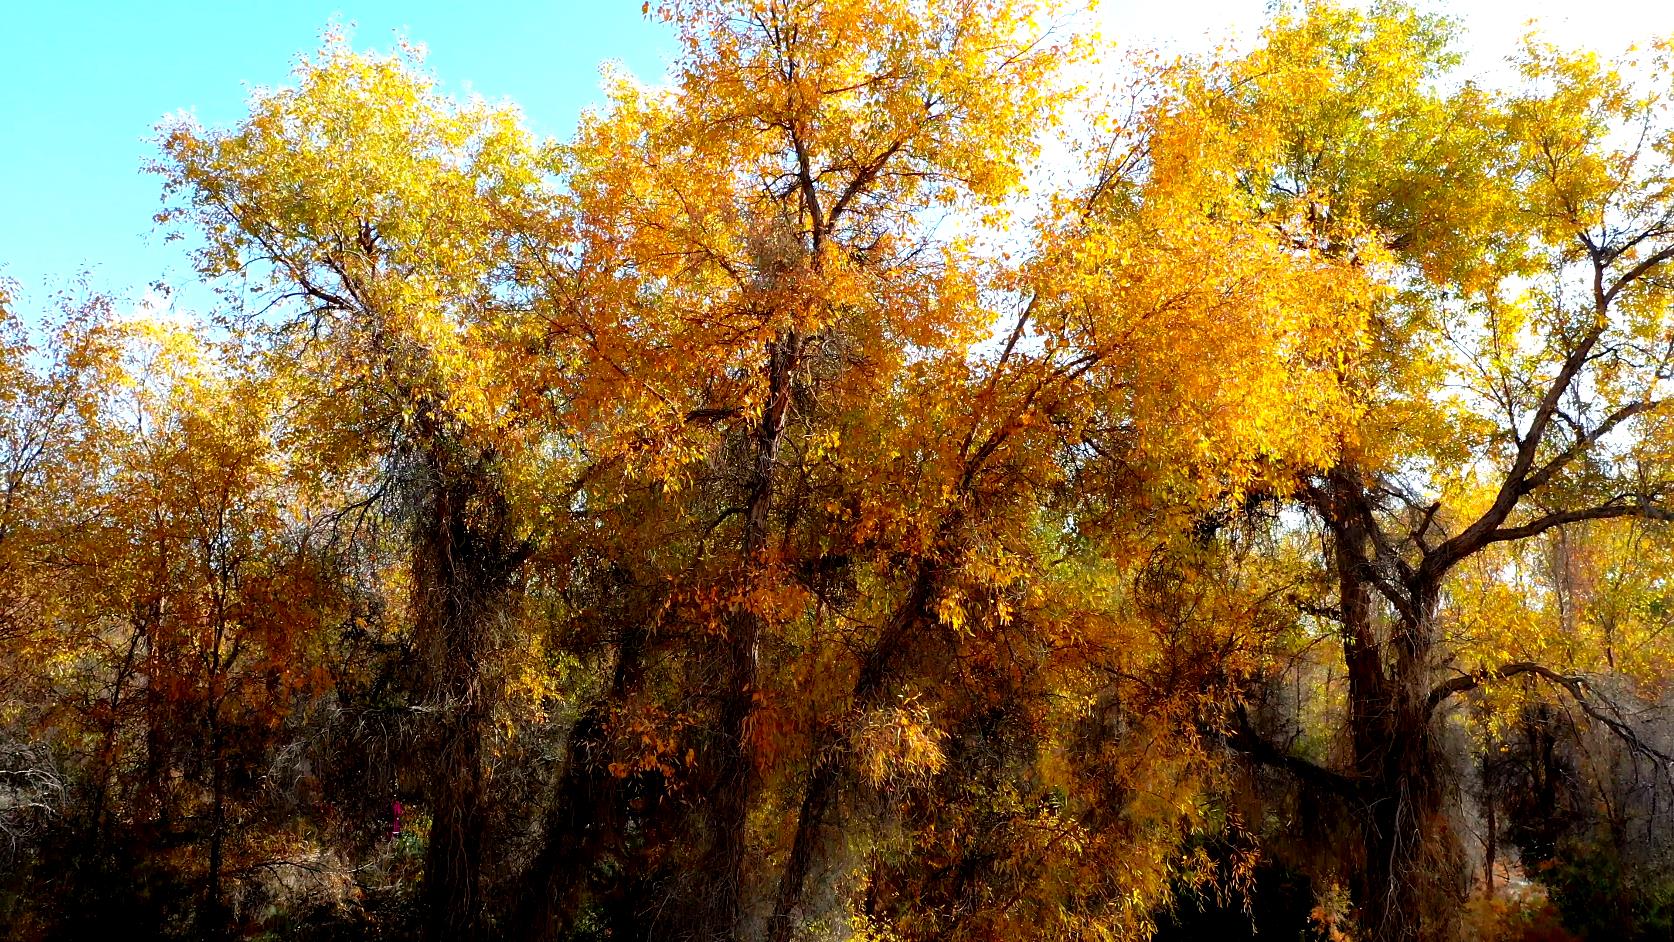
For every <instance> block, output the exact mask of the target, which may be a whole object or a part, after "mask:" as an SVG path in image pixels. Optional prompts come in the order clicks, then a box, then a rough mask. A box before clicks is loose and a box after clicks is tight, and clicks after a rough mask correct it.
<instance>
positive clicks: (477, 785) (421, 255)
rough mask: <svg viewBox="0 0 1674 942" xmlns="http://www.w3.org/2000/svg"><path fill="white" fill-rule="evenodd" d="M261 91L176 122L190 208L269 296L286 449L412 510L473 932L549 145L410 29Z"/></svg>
mask: <svg viewBox="0 0 1674 942" xmlns="http://www.w3.org/2000/svg"><path fill="white" fill-rule="evenodd" d="M250 110H251V113H250V115H249V117H248V118H246V119H245V120H243V121H242V122H240V123H239V124H237V125H236V126H234V127H232V128H229V129H225V130H205V129H202V128H199V127H197V126H196V125H194V124H192V123H191V122H190V121H187V120H181V121H177V122H174V123H171V124H169V125H167V126H165V128H164V130H163V139H162V145H163V151H164V159H163V161H162V162H161V164H160V165H159V167H158V169H159V171H160V172H161V173H162V174H163V175H164V177H165V180H166V181H167V188H168V192H169V193H170V194H171V196H172V197H174V198H175V201H174V203H173V206H174V208H173V209H171V210H170V211H169V213H168V215H169V216H170V217H171V218H180V219H184V220H189V221H191V222H192V223H194V224H196V225H197V226H198V227H199V228H200V230H201V231H202V233H203V235H204V238H205V245H204V248H203V249H202V250H201V251H200V252H199V253H198V256H197V258H198V264H199V267H200V269H201V271H202V272H203V274H204V276H205V277H207V278H211V279H220V280H221V282H220V283H221V284H223V285H225V286H227V289H228V292H229V297H232V298H237V297H240V296H241V293H243V292H248V295H247V296H248V297H250V298H252V299H260V300H253V301H252V302H251V306H254V307H256V308H258V309H257V310H255V311H249V308H240V307H235V312H236V311H238V310H244V311H248V313H247V314H241V315H239V316H240V317H242V318H243V319H242V320H241V321H240V324H241V325H242V326H244V327H246V328H253V329H256V330H259V331H261V334H262V336H263V337H265V338H266V342H267V352H266V354H265V356H266V359H267V362H268V364H269V365H270V367H271V368H272V369H273V370H274V371H275V372H276V374H277V375H278V376H279V377H281V378H280V379H278V380H276V381H277V382H282V383H285V384H286V385H288V386H289V388H290V389H292V390H293V394H294V395H295V397H296V400H297V401H298V403H299V408H298V411H297V417H296V418H295V420H294V422H293V424H292V427H291V428H290V429H288V430H287V431H288V434H289V435H290V436H291V440H290V442H288V443H287V447H288V448H292V449H297V450H299V451H301V452H302V453H303V454H305V455H307V456H309V459H310V460H311V461H312V462H313V464H314V465H315V466H316V467H318V468H320V469H321V470H322V471H323V472H324V473H325V474H327V475H328V476H329V477H330V478H331V479H334V480H335V481H338V482H342V483H343V484H346V485H347V486H349V487H350V488H358V489H359V491H360V494H359V496H358V497H356V498H353V499H355V500H377V499H379V498H380V497H388V498H389V499H390V500H392V501H394V502H395V504H394V505H395V506H397V507H398V508H400V510H401V511H402V512H401V514H400V517H401V518H403V519H404V521H405V524H404V525H405V526H407V527H408V528H410V529H409V533H410V540H411V542H410V546H411V552H412V569H411V575H412V581H411V585H412V599H411V606H412V612H413V616H412V617H413V641H414V644H415V646H416V648H417V650H418V657H419V663H418V665H417V666H418V673H417V677H418V683H417V689H416V690H415V692H414V693H415V697H416V700H415V705H416V706H419V707H421V708H422V709H423V710H424V711H425V713H427V714H428V715H430V716H431V717H433V723H432V729H431V735H432V742H433V749H434V751H433V752H432V753H430V759H429V761H430V773H429V775H428V783H427V788H426V798H427V800H428V805H429V809H428V810H429V812H430V814H431V818H432V825H431V831H430V843H429V849H428V854H429V856H428V859H427V864H426V875H425V878H424V884H423V885H424V894H425V897H426V900H427V903H426V905H427V908H428V913H429V915H428V916H427V923H426V925H427V927H428V928H427V930H426V935H427V937H428V938H433V939H453V938H463V937H468V936H470V935H471V934H472V933H475V932H476V931H478V929H479V928H480V918H481V911H480V910H481V889H480V886H479V882H480V878H481V868H482V854H483V851H482V841H483V830H484V814H485V811H484V802H485V794H486V788H487V781H486V774H487V773H486V768H485V762H486V758H487V757H486V755H485V752H484V749H485V746H484V741H485V734H486V728H487V723H488V717H489V715H490V712H491V710H492V709H493V706H494V685H495V680H494V677H493V676H492V674H491V673H490V672H489V671H487V670H486V669H485V665H486V664H488V663H489V661H490V660H491V658H492V656H493V653H494V651H495V643H496V638H497V637H499V635H498V633H497V630H496V626H497V625H499V624H500V622H501V620H502V618H503V616H504V615H505V614H506V613H507V612H508V610H509V609H510V607H511V606H512V605H513V599H514V598H515V593H516V585H517V582H518V578H519V574H520V571H521V569H522V565H523V563H524V561H525V560H526V559H527V557H528V555H529V552H530V544H529V542H528V535H527V534H528V524H527V523H526V522H525V521H524V520H523V519H522V518H521V517H520V516H519V511H518V509H517V508H516V507H514V506H513V505H512V503H511V501H510V500H509V499H508V493H507V487H506V484H505V478H506V475H507V473H508V471H507V468H508V465H509V463H511V462H515V461H516V460H517V457H518V452H519V445H518V442H519V440H520V436H519V431H518V417H519V416H520V415H522V414H523V410H521V409H520V407H521V406H523V405H525V404H526V403H528V402H529V401H530V399H531V397H533V398H535V399H538V393H528V394H525V393H520V392H516V391H514V390H510V389H508V388H507V387H506V386H505V385H504V383H505V381H506V380H505V377H506V375H507V374H506V372H505V371H504V370H502V369H500V368H499V367H500V366H501V365H502V363H503V361H504V360H505V359H506V357H507V356H508V355H509V353H508V351H513V350H515V349H516V347H515V346H514V345H511V344H508V343H507V342H506V340H505V338H506V337H507V336H509V335H510V334H512V333H513V330H512V328H511V326H510V324H511V323H512V322H513V321H515V315H516V312H517V311H518V310H520V309H521V307H522V305H521V303H520V301H519V298H520V297H521V293H520V292H519V291H518V289H517V283H516V279H515V278H514V277H512V272H513V269H514V266H515V264H516V259H517V258H518V256H519V252H518V248H517V240H516V235H515V229H513V228H512V227H510V226H508V225H506V224H505V223H504V220H505V219H506V218H508V217H515V216H516V215H517V214H519V213H520V212H523V211H524V207H526V206H527V204H528V202H529V200H530V199H531V198H532V194H533V193H535V192H537V191H538V190H539V180H540V174H541V171H540V169H539V163H538V160H537V157H538V154H537V149H536V146H535V143H534V142H533V140H532V139H531V138H530V137H529V136H528V134H527V133H526V132H524V131H523V130H522V129H521V127H520V126H519V124H518V119H517V116H516V114H515V112H514V111H512V110H511V109H509V108H507V107H503V106H499V105H491V104H488V103H484V102H473V103H470V104H465V105H459V104H455V103H454V102H452V101H450V100H448V99H446V98H445V97H443V96H441V95H439V94H438V93H437V92H436V91H434V89H433V88H432V82H431V80H430V79H429V78H427V77H426V76H424V75H423V74H422V73H421V72H420V71H418V70H417V69H416V67H415V61H414V56H413V53H412V51H411V50H406V51H405V52H403V53H402V54H401V55H396V56H387V57H386V56H370V55H369V56H361V55H356V54H354V53H352V52H350V51H349V50H348V49H347V48H346V47H345V46H344V45H343V44H342V43H341V42H340V41H339V40H336V39H333V40H331V41H330V42H328V44H327V46H326V48H325V49H324V50H323V51H322V52H321V53H320V55H319V57H318V58H317V59H313V60H308V61H305V62H303V63H302V64H301V65H300V66H299V69H298V73H297V85H296V87H294V88H286V89H280V90H273V91H265V92H259V93H257V94H256V95H255V96H254V98H253V99H252V101H251V106H250ZM241 303H242V302H236V301H235V304H241Z"/></svg>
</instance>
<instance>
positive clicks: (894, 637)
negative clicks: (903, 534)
mask: <svg viewBox="0 0 1674 942" xmlns="http://www.w3.org/2000/svg"><path fill="white" fill-rule="evenodd" d="M933 571H934V570H933V567H932V566H931V565H930V564H928V563H923V564H921V565H920V568H919V572H918V575H917V576H916V577H915V578H914V580H913V583H912V587H911V588H910V590H909V591H908V593H907V598H906V599H904V600H903V601H902V603H901V605H900V606H899V607H897V608H896V610H895V612H894V614H893V615H892V616H891V617H890V620H889V623H888V625H886V626H885V628H884V631H883V633H882V634H881V635H880V636H879V638H878V641H877V643H876V644H874V645H873V647H872V650H871V651H870V652H869V653H868V655H867V657H866V660H865V661H864V662H863V663H862V664H861V667H860V673H859V674H858V675H857V676H856V678H855V686H854V695H853V697H852V698H851V702H852V703H853V705H854V707H855V708H857V709H867V708H871V707H876V706H878V705H879V704H881V703H882V702H883V699H884V697H885V695H886V694H887V693H888V692H889V690H890V689H891V685H890V683H889V682H890V680H891V679H893V677H894V675H895V674H896V673H897V671H898V668H899V662H900V660H901V658H902V656H903V654H904V653H905V652H904V649H905V645H906V640H907V638H908V637H909V634H910V632H911V630H912V629H913V628H915V627H916V626H917V625H918V624H919V623H920V615H921V614H922V613H923V612H924V607H925V604H926V601H927V600H928V599H929V597H930V589H931V581H932V579H933V575H932V574H933ZM834 740H835V731H834V730H833V729H832V728H831V727H825V728H824V729H823V730H822V731H821V732H820V733H818V734H816V736H815V743H814V749H813V753H812V754H813V759H812V761H813V770H812V772H811V773H810V774H809V777H808V786H807V789H806V791H804V792H803V796H802V806H801V808H800V810H799V811H798V813H797V821H796V832H795V836H794V837H793V838H792V841H791V852H790V857H789V859H788V860H787V861H786V862H785V870H784V872H783V873H782V874H781V875H780V878H779V892H778V896H777V898H776V899H775V901H774V905H773V917H772V921H771V922H770V923H769V924H768V936H767V937H768V940H769V942H787V940H789V939H790V938H791V936H792V935H794V934H795V932H796V928H797V925H798V922H799V920H803V919H805V918H806V913H804V912H803V909H804V904H805V902H806V898H807V890H808V877H809V875H810V873H812V871H813V869H814V866H815V864H816V863H818V858H819V856H820V852H821V847H822V840H821V838H822V832H823V830H824V828H825V825H826V822H827V817H828V815H829V814H830V811H831V806H832V804H833V803H834V802H835V801H836V797H837V793H838V791H839V789H840V788H841V787H842V786H843V784H844V783H846V782H847V781H849V779H850V774H851V765H852V763H851V762H850V761H849V758H850V755H849V752H848V750H846V749H843V748H841V747H840V744H839V743H837V742H835V741H834Z"/></svg>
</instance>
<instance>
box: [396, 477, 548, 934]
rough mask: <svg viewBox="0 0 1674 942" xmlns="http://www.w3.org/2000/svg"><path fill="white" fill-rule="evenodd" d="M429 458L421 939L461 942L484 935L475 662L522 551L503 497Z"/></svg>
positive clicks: (421, 546)
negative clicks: (432, 717) (429, 741)
mask: <svg viewBox="0 0 1674 942" xmlns="http://www.w3.org/2000/svg"><path fill="white" fill-rule="evenodd" d="M430 457H431V465H430V469H429V470H430V471H431V473H432V475H433V478H432V480H433V487H434V490H433V493H432V495H431V501H432V503H431V506H430V507H429V508H427V509H428V514H427V519H426V520H424V521H423V522H422V527H421V530H420V532H419V535H418V546H417V555H416V558H415V569H416V573H415V575H416V579H415V583H416V585H417V588H418V591H419V593H420V599H419V601H420V608H419V626H418V627H419V638H420V651H421V667H422V668H423V669H424V671H425V677H424V682H425V689H426V696H425V700H426V702H427V706H428V707H429V708H430V709H431V710H434V711H435V713H436V727H435V734H436V738H435V740H434V742H435V753H434V755H433V756H432V759H431V766H430V768H431V772H432V774H431V777H430V781H429V788H428V792H429V795H428V797H429V804H430V810H431V825H430V843H429V846H428V848H427V850H426V855H425V869H424V883H423V890H422V895H423V900H424V913H425V917H424V938H425V939H426V940H427V942H458V940H469V939H473V938H478V937H480V936H481V934H482V931H483V925H482V898H481V887H480V881H481V875H482V842H483V827H484V824H485V822H486V815H485V806H484V793H485V788H486V781H485V777H484V769H483V743H484V736H485V731H486V727H487V723H488V715H489V703H488V698H487V697H486V696H485V695H484V691H483V689H482V687H483V679H484V678H483V675H482V667H481V665H482V661H483V658H484V656H485V655H486V654H487V653H488V652H487V646H488V633H489V630H490V627H491V625H492V622H493V619H494V618H496V617H498V616H499V614H500V613H501V611H502V610H503V609H504V608H505V605H506V602H507V599H506V594H507V589H508V587H509V585H510V583H511V578H512V576H513V574H514V573H515V571H516V569H517V567H518V566H519V565H521V563H522V560H523V558H524V555H525V553H526V549H525V548H523V547H521V546H518V545H515V544H514V541H513V540H512V539H511V537H510V533H509V529H508V523H509V512H508V509H507V507H506V505H505V502H504V499H503V498H502V496H501V495H500V494H499V493H498V492H497V490H495V489H494V487H493V484H492V482H491V480H490V479H489V478H488V477H487V475H486V474H485V472H484V471H483V470H482V469H481V468H480V467H479V468H474V469H470V470H469V471H466V472H463V473H461V472H455V471H454V469H452V468H450V467H449V466H448V464H447V463H446V462H445V459H443V458H442V457H441V456H439V455H432V456H430ZM486 463H487V462H486V461H485V462H484V464H486ZM450 472H452V473H450Z"/></svg>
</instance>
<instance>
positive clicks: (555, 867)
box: [506, 624, 646, 942]
mask: <svg viewBox="0 0 1674 942" xmlns="http://www.w3.org/2000/svg"><path fill="white" fill-rule="evenodd" d="M645 640H646V632H645V629H644V628H643V627H642V626H640V625H637V624H636V625H634V626H631V627H629V628H628V629H627V630H626V633H625V634H624V635H623V637H622V642H621V650H620V652H619V653H618V654H617V658H616V671H615V677H614V679H613V680H612V682H611V689H610V691H609V692H608V693H607V694H606V695H605V696H604V697H603V698H601V699H600V701H599V702H597V703H595V704H593V705H592V706H591V707H589V708H588V709H587V710H586V712H584V713H583V714H582V715H581V717H580V718H579V719H577V720H576V723H575V726H574V727H573V728H571V730H570V734H569V743H568V749H567V750H566V755H565V757H564V772H563V777H562V778H561V779H560V780H559V783H558V790H557V794H556V795H555V796H554V798H553V802H552V807H551V810H550V811H549V812H548V814H547V817H546V821H545V823H544V824H543V826H542V832H543V834H542V843H541V849H540V851H539V852H538V853H536V855H535V859H534V861H533V862H532V863H531V864H530V865H529V869H528V871H527V872H526V873H525V874H524V877H523V893H522V897H521V898H520V899H519V900H518V903H517V910H516V911H515V912H514V913H513V916H512V921H511V925H510V927H509V929H508V931H507V933H506V938H507V939H509V940H512V942H546V940H552V939H557V938H560V937H562V936H563V935H564V933H565V932H566V931H568V929H569V927H570V925H571V923H573V922H574V920H575V914H576V911H577V909H578V907H579V906H580V903H581V894H582V890H583V888H584V886H585V884H586V882H587V877H588V873H589V871H591V870H592V868H593V866H594V865H595V864H596V863H597V862H598V861H599V858H600V857H601V855H603V854H604V853H605V852H606V851H607V850H609V849H610V847H611V846H612V844H613V843H614V842H615V840H616V839H617V835H618V832H619V828H620V820H619V819H620V811H619V807H620V799H621V796H620V794H619V789H618V782H617V779H616V777H615V776H614V775H611V774H610V772H609V771H608V770H607V768H606V767H607V765H608V763H609V760H608V758H607V757H606V753H607V750H608V748H609V743H608V741H607V738H606V737H607V729H606V723H607V721H608V720H609V717H610V715H611V713H612V712H614V711H615V710H616V709H617V708H618V707H620V706H621V705H623V704H624V703H626V702H627V701H628V698H629V697H630V696H631V695H632V694H633V693H634V692H635V691H636V690H638V688H639V685H640V680H641V679H642V677H643V674H644V670H643V668H644V659H643V655H644V646H645Z"/></svg>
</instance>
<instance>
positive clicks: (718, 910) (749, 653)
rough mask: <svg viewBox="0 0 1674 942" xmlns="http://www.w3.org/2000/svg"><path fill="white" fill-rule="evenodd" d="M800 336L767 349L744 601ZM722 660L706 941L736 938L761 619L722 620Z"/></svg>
mask: <svg viewBox="0 0 1674 942" xmlns="http://www.w3.org/2000/svg"><path fill="white" fill-rule="evenodd" d="M801 346H802V339H801V337H800V336H799V335H798V334H797V332H796V331H794V330H786V331H784V332H782V333H781V334H780V335H779V336H778V337H777V338H775V340H774V341H773V342H772V344H770V345H769V348H768V365H767V378H768V388H767V401H766V402H765V403H764V404H763V406H762V412H761V418H760V421H759V422H758V424H757V426H756V431H755V435H754V443H753V444H754V448H753V451H752V454H751V468H750V474H749V478H748V496H747V497H746V500H745V505H744V532H743V536H742V540H741V547H740V550H741V555H742V560H743V582H744V586H743V589H744V592H743V594H744V595H745V596H746V597H747V596H748V595H749V594H750V590H751V589H752V588H753V587H754V584H755V583H756V582H757V581H758V580H759V579H760V575H761V567H762V559H761V557H762V553H763V551H764V550H765V549H766V548H767V533H768V517H769V514H770V512H771V511H772V508H773V483H774V477H775V474H774V472H775V470H776V468H777V465H778V461H779V446H780V444H781V443H782V442H783V440H784V433H785V423H786V421H787V420H788V419H789V417H790V411H791V397H792V394H793V392H794V389H793V386H794V382H795V372H796V364H797V360H798V359H799V358H800V357H801ZM726 627H727V638H726V647H725V650H724V652H723V660H722V664H723V667H722V670H723V673H722V677H723V681H722V684H723V686H722V689H721V710H720V723H719V726H720V730H719V732H720V736H719V741H718V745H717V748H716V757H715V760H716V762H715V772H716V775H715V779H714V782H713V791H712V793H711V795H710V796H709V799H710V806H709V814H708V818H709V826H710V834H709V839H710V853H709V859H708V861H707V867H706V868H705V869H706V873H707V874H708V875H709V879H710V880H711V881H712V884H711V886H710V888H709V897H708V905H707V906H706V909H707V912H706V918H705V919H704V921H703V922H702V924H701V925H700V932H701V933H702V935H703V936H704V937H706V938H710V939H734V938H737V937H738V929H739V924H740V922H741V920H742V918H743V915H744V914H743V909H742V906H741V901H742V895H743V881H744V858H745V852H746V849H747V846H748V834H747V833H746V830H747V829H746V823H747V819H748V816H749V811H750V802H751V800H752V798H753V796H754V792H755V775H754V772H753V769H752V767H751V765H752V763H751V757H750V751H749V740H748V728H747V726H748V721H749V718H750V714H751V712H752V711H753V710H754V707H755V698H756V689H757V685H758V683H759V674H760V644H761V635H762V631H763V629H764V628H765V625H764V624H763V620H762V617H761V616H760V615H759V614H758V613H756V612H755V611H754V610H752V609H751V608H750V607H749V606H748V605H744V606H740V607H738V608H736V609H735V610H734V611H733V612H732V613H731V615H730V616H729V618H728V619H727V626H726Z"/></svg>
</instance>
